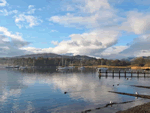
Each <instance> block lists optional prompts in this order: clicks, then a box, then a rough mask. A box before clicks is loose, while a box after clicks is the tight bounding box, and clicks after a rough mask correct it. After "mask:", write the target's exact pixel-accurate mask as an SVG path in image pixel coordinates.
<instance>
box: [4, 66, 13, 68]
mask: <svg viewBox="0 0 150 113" xmlns="http://www.w3.org/2000/svg"><path fill="white" fill-rule="evenodd" d="M5 68H14V66H6V67H5Z"/></svg>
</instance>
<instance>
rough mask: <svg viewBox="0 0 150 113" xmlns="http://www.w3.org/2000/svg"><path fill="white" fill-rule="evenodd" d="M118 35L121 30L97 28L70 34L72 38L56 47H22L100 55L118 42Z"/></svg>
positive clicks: (35, 49) (41, 50) (30, 49)
mask: <svg viewBox="0 0 150 113" xmlns="http://www.w3.org/2000/svg"><path fill="white" fill-rule="evenodd" d="M118 36H119V32H116V31H104V30H95V31H92V32H90V33H83V34H72V35H70V38H71V39H70V40H66V41H61V42H60V43H57V46H56V47H54V48H44V49H40V48H33V47H26V48H22V49H24V50H27V51H30V52H31V51H32V52H34V53H45V52H52V53H57V54H65V53H73V54H74V55H77V54H82V55H92V56H100V53H101V52H102V51H104V50H105V49H106V48H108V47H111V46H112V45H114V44H116V43H117V40H118ZM91 37H92V38H91ZM55 44H56V43H55Z"/></svg>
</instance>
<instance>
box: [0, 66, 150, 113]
mask: <svg viewBox="0 0 150 113" xmlns="http://www.w3.org/2000/svg"><path fill="white" fill-rule="evenodd" d="M118 83H119V84H120V85H119V86H117V84H118ZM113 85H115V86H113ZM129 85H147V86H150V78H136V77H135V78H132V80H130V81H129V80H126V79H125V78H124V77H121V78H120V79H119V78H118V77H114V78H112V77H107V78H105V77H101V78H99V76H98V73H97V72H95V71H94V70H89V69H88V70H85V71H83V72H81V71H73V72H39V71H32V72H26V71H24V72H23V71H19V70H10V69H9V70H8V69H4V68H0V112H1V113H7V112H8V113H10V112H12V113H16V112H18V113H20V112H26V113H32V112H33V113H46V112H50V113H53V112H68V113H70V112H82V111H84V110H88V109H94V108H97V107H103V106H105V105H106V104H108V103H109V102H110V101H112V102H117V103H119V102H125V101H131V100H133V101H134V102H130V103H127V104H117V105H113V106H112V107H111V106H108V107H106V108H102V109H100V110H94V111H92V112H93V113H96V112H102V113H103V112H104V113H113V112H116V111H119V110H125V109H128V108H130V107H133V106H136V105H140V104H143V103H145V102H149V100H148V99H140V98H139V99H136V98H135V97H131V96H124V95H118V94H113V93H109V92H108V91H120V92H127V93H135V92H136V91H137V92H139V93H140V94H146V95H150V90H148V89H143V88H135V87H131V86H129ZM65 91H66V92H68V93H67V94H64V92H65Z"/></svg>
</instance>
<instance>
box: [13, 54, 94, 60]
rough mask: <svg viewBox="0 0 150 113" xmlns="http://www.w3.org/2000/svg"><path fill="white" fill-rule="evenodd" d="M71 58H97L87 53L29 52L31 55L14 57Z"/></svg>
mask: <svg viewBox="0 0 150 113" xmlns="http://www.w3.org/2000/svg"><path fill="white" fill-rule="evenodd" d="M62 56H63V58H70V59H85V60H88V59H96V58H94V57H89V56H86V55H83V56H81V55H76V56H68V55H58V54H54V53H42V54H29V55H22V56H16V57H13V58H34V57H35V58H36V59H37V58H38V57H43V58H62Z"/></svg>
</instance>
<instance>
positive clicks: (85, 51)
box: [0, 0, 150, 58]
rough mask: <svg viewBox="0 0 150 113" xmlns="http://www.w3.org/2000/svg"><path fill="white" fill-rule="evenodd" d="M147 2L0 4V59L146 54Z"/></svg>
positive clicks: (9, 0)
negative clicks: (37, 55)
mask: <svg viewBox="0 0 150 113" xmlns="http://www.w3.org/2000/svg"><path fill="white" fill-rule="evenodd" d="M149 5H150V1H149V0H39V1H37V0H0V57H7V56H18V55H24V54H31V53H57V54H72V55H78V54H79V55H89V56H94V57H103V58H124V57H132V56H148V55H150V38H149V37H150V8H149Z"/></svg>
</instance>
